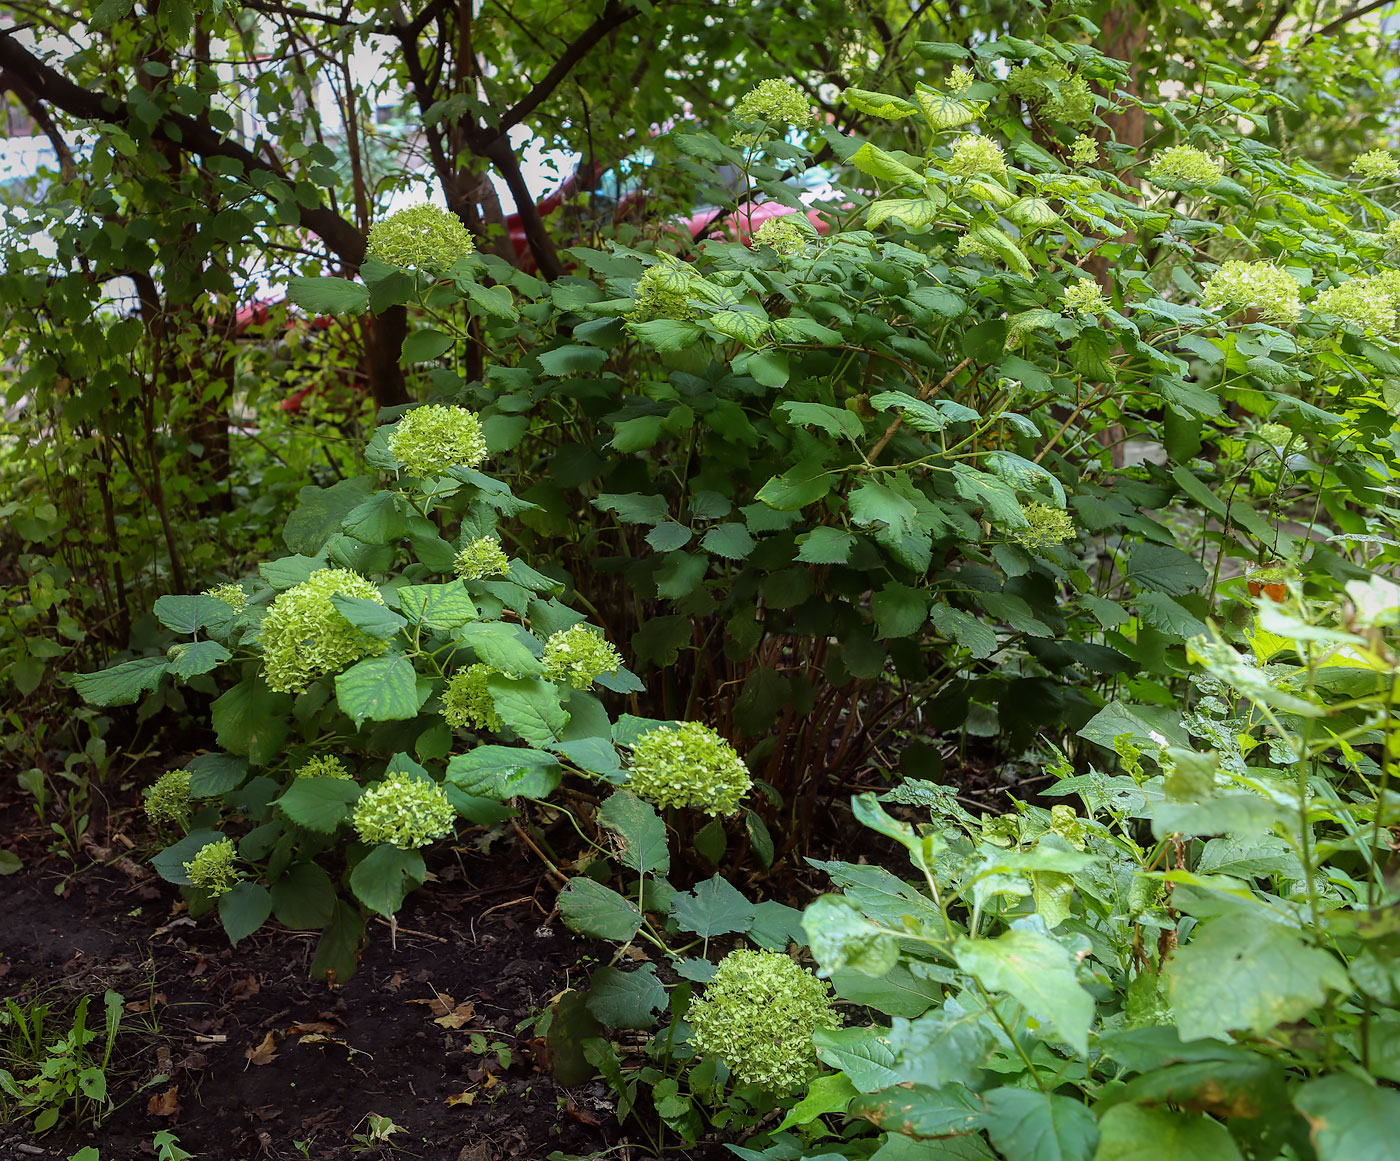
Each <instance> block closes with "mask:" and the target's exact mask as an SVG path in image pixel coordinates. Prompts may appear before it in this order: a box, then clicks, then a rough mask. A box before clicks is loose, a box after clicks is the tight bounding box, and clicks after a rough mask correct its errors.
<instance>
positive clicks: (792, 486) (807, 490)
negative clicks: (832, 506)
mask: <svg viewBox="0 0 1400 1161" xmlns="http://www.w3.org/2000/svg"><path fill="white" fill-rule="evenodd" d="M835 480H836V478H835V474H834V473H833V472H832V471H831V470H830V469H828V468H827V466H826V461H825V460H823V459H822V458H820V457H816V456H813V457H811V458H809V459H805V460H802V461H801V462H800V463H797V464H795V465H793V466H792V467H791V468H789V469H788V470H787V471H786V472H784V473H783V474H782V475H780V476H774V477H773V478H772V479H771V480H769V481H768V482H767V483H766V484H764V485H763V487H761V488H760V489H759V490H758V499H759V500H760V501H761V502H762V503H764V504H766V505H768V507H770V508H776V509H777V510H778V511H780V512H795V511H797V509H799V508H803V507H805V506H806V505H808V504H814V503H816V502H817V501H818V500H820V499H821V498H822V497H823V496H825V495H826V494H827V493H828V492H829V491H831V487H832V485H833V484H834V483H835Z"/></svg>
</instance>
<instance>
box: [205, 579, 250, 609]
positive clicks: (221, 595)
mask: <svg viewBox="0 0 1400 1161" xmlns="http://www.w3.org/2000/svg"><path fill="white" fill-rule="evenodd" d="M204 595H205V596H206V597H213V598H214V599H215V600H217V601H223V602H224V604H226V605H227V606H228V607H229V608H230V609H232V610H233V611H234V612H235V613H241V612H242V611H243V610H244V609H246V608H247V607H248V594H247V593H245V592H244V591H243V586H242V585H215V586H214V587H213V588H212V589H205V590H204Z"/></svg>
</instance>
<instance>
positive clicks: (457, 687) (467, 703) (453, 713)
mask: <svg viewBox="0 0 1400 1161" xmlns="http://www.w3.org/2000/svg"><path fill="white" fill-rule="evenodd" d="M496 672H498V670H496V669H494V668H492V667H491V666H490V665H486V664H483V663H482V662H477V663H476V664H475V665H468V666H467V667H466V668H465V669H462V670H459V671H458V672H456V673H454V674H453V675H452V676H451V677H449V678H448V679H447V688H446V689H445V690H443V693H442V717H443V720H444V721H446V722H447V724H448V725H449V726H467V727H470V728H471V729H474V730H491V731H492V732H493V733H494V732H496V731H499V730H500V728H501V725H502V723H501V716H500V714H498V713H497V712H496V703H495V701H494V700H493V699H492V697H491V691H490V690H489V689H488V688H487V686H486V683H487V682H488V681H490V680H491V675H492V674H493V673H496Z"/></svg>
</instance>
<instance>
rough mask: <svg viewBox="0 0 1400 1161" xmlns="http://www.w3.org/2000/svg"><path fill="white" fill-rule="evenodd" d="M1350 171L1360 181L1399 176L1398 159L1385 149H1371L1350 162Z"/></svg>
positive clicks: (1399, 164) (1399, 165)
mask: <svg viewBox="0 0 1400 1161" xmlns="http://www.w3.org/2000/svg"><path fill="white" fill-rule="evenodd" d="M1351 172H1352V173H1354V174H1356V176H1357V177H1359V178H1361V180H1362V181H1385V180H1386V179H1387V178H1393V177H1400V159H1397V158H1396V156H1395V155H1394V154H1393V153H1391V152H1390V151H1389V150H1386V149H1371V150H1368V151H1367V152H1366V153H1363V154H1361V155H1360V156H1359V157H1357V159H1356V160H1355V161H1353V162H1352V163H1351Z"/></svg>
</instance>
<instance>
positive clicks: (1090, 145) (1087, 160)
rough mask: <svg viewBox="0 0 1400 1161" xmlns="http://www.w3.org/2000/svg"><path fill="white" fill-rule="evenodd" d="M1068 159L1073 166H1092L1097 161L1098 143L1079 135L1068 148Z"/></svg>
mask: <svg viewBox="0 0 1400 1161" xmlns="http://www.w3.org/2000/svg"><path fill="white" fill-rule="evenodd" d="M1069 159H1070V161H1072V162H1073V163H1074V164H1075V165H1093V164H1094V162H1096V161H1097V160H1098V159H1099V143H1098V142H1097V141H1095V140H1094V139H1093V138H1092V137H1086V136H1085V135H1084V134H1082V133H1081V134H1080V135H1079V136H1078V137H1076V138H1075V139H1074V144H1072V145H1071V146H1070V147H1069Z"/></svg>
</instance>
